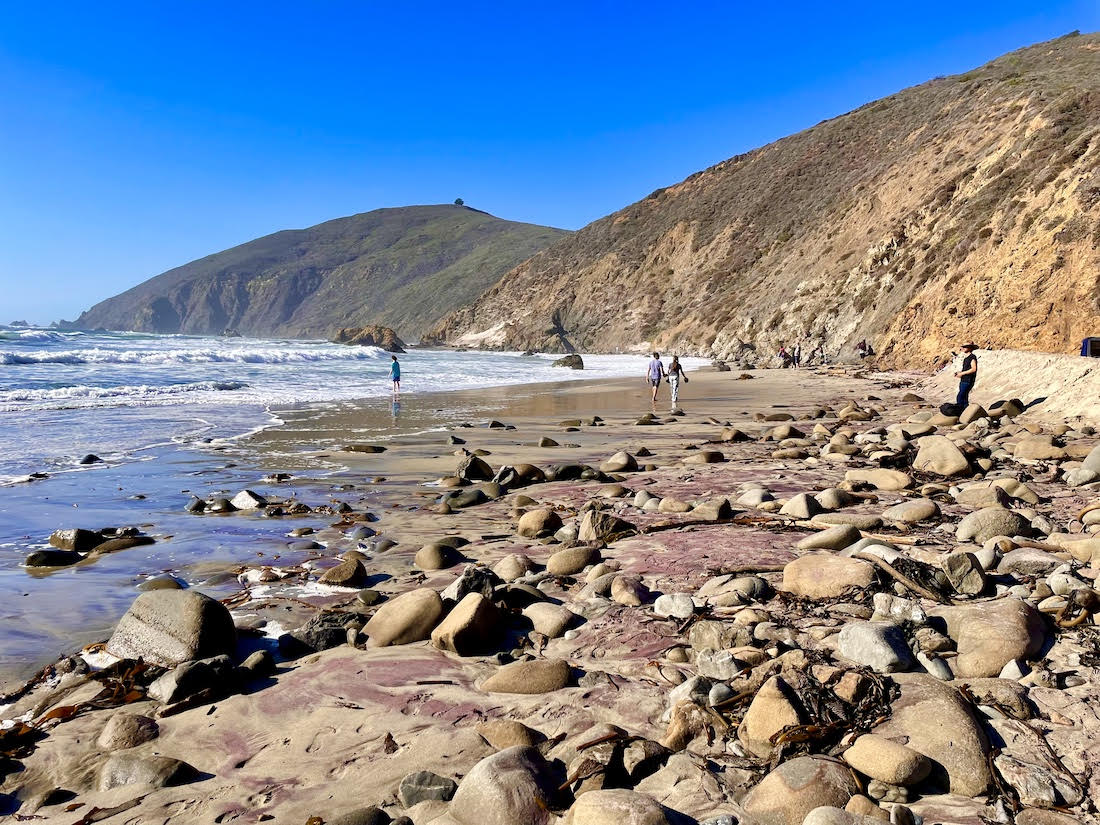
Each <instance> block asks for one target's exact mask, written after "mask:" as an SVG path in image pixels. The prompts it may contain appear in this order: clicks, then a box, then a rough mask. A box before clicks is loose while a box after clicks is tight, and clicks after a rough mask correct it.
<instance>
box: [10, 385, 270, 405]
mask: <svg viewBox="0 0 1100 825" xmlns="http://www.w3.org/2000/svg"><path fill="white" fill-rule="evenodd" d="M247 387H248V384H246V383H244V382H243V381H195V382H193V383H190V384H169V385H167V386H163V387H154V386H147V385H145V384H138V385H134V386H121V387H88V386H83V385H81V386H76V387H58V388H56V389H52V390H29V389H27V390H7V391H5V392H0V405H3V404H14V403H35V402H37V403H39V404H41V403H44V402H73V401H87V400H98V399H110V398H121V399H145V398H155V397H159V396H166V395H168V396H172V395H185V394H187V393H195V392H225V391H232V390H243V389H246V388H247ZM0 409H3V407H2V406H0Z"/></svg>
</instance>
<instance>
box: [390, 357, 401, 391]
mask: <svg viewBox="0 0 1100 825" xmlns="http://www.w3.org/2000/svg"><path fill="white" fill-rule="evenodd" d="M390 358H392V359H393V363H391V364H390V380H391V381H392V382H393V394H394V395H400V394H401V364H399V363H398V361H397V356H396V355H391V356H390Z"/></svg>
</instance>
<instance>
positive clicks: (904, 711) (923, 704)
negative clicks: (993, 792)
mask: <svg viewBox="0 0 1100 825" xmlns="http://www.w3.org/2000/svg"><path fill="white" fill-rule="evenodd" d="M891 678H892V679H893V680H894V681H895V682H896V683H898V685H899V686H900V687H901V695H900V696H899V698H898V699H897V700H896V701H895V702H894V704H893V712H892V714H891V716H890V718H889V719H887V720H886V721H885V722H883V723H882V724H881V725H879V726H878V727H876V728H875V729H874V731H873V732H874V733H877V734H879V735H881V736H884V737H886V738H887V739H895V740H898V741H903V742H905V744H906V747H908V748H910V749H912V750H915V751H916V752H917V753H921V754H923V755H924V756H926V757H928V759H929V760H930V761H931V763H932V772H931V774H930V776H931V778H932V780H933V783H934V785H935V786H938V787H941V788H943V789H944V790H950V792H951V793H956V794H962V795H963V796H969V797H973V796H978V795H979V794H982V793H984V792H985V790H986V788H987V787H989V783H990V781H991V775H990V772H989V763H988V756H989V740H988V738H987V737H986V735H985V731H984V730H983V728H982V726H981V724H980V723H979V722H978V721H977V719H976V718H975V717H974V715H973V713H972V711H971V708H970V704H969V703H968V702H967V701H966V700H965V699H964V698H963V697H962V695H961V694H960V693H959V692H958V691H957V690H956V689H955V688H953V687H951V686H950V685H947V684H945V683H943V682H941V681H939V680H938V679H936V678H934V677H932V676H928V675H925V674H922V673H898V674H895V675H893V676H892V677H891Z"/></svg>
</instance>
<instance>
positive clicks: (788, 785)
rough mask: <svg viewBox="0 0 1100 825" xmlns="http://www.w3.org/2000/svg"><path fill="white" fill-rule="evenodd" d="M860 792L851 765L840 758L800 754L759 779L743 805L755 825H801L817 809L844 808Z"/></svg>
mask: <svg viewBox="0 0 1100 825" xmlns="http://www.w3.org/2000/svg"><path fill="white" fill-rule="evenodd" d="M857 791H858V788H857V787H856V783H855V780H854V779H853V778H852V775H851V773H850V771H849V769H848V767H847V766H846V765H845V764H844V763H843V762H841V761H840V760H837V759H831V758H829V757H825V756H799V757H795V758H794V759H791V760H790V761H788V762H784V763H783V764H782V765H780V766H779V767H777V768H776V769H775V770H773V771H771V772H770V773H769V774H767V775H766V776H765V777H764V778H763V779H762V780H760V782H759V784H757V785H756V787H754V788H753V789H752V790H751V791H749V792H748V794H747V795H746V796H745V798H744V799H743V800H742V806H743V807H744V809H745V812H746V813H747V814H748V815H749V817H750V818H751V821H752V822H753V825H802V822H803V820H805V818H806V816H807V815H808V814H809V813H810V812H811V811H812V810H814V809H815V808H820V807H823V806H828V807H833V808H843V807H844V805H845V804H846V803H847V802H848V800H849V799H850V798H851V797H852V796H853V795H854V794H855V793H856V792H857Z"/></svg>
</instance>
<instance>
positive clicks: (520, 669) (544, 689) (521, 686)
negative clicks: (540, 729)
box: [481, 659, 572, 694]
mask: <svg viewBox="0 0 1100 825" xmlns="http://www.w3.org/2000/svg"><path fill="white" fill-rule="evenodd" d="M571 675H572V674H571V673H570V669H569V664H568V663H567V662H565V661H563V660H562V659H532V660H529V661H522V662H512V663H511V664H508V665H504V666H503V667H501V668H500V669H499V670H498V671H497V672H496V673H494V674H493V675H492V676H490V677H489V678H488V679H486V680H485V681H484V682H482V683H481V689H482V690H483V691H484V692H486V693H527V694H535V693H549V692H550V691H554V690H560V689H561V688H563V687H565V686H566V685H568V684H569V680H570V678H571Z"/></svg>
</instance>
